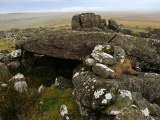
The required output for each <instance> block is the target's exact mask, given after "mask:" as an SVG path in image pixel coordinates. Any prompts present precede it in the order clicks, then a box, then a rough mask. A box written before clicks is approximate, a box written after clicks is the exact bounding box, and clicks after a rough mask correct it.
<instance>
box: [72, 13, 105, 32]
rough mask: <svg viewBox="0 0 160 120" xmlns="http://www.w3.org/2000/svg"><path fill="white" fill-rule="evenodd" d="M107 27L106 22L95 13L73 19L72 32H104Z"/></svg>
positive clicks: (78, 15) (79, 15) (75, 16)
mask: <svg viewBox="0 0 160 120" xmlns="http://www.w3.org/2000/svg"><path fill="white" fill-rule="evenodd" d="M106 27H107V26H106V20H105V19H103V20H102V18H101V16H100V15H95V13H82V14H77V15H74V16H73V17H72V30H78V31H80V30H89V31H100V30H103V31H104V30H106V29H105V28H106ZM98 29H99V30H98Z"/></svg>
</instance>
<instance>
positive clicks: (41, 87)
mask: <svg viewBox="0 0 160 120" xmlns="http://www.w3.org/2000/svg"><path fill="white" fill-rule="evenodd" d="M44 89H45V86H44V85H43V84H42V85H41V86H40V87H39V88H38V93H41V92H43V91H44Z"/></svg>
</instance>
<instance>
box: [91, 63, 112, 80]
mask: <svg viewBox="0 0 160 120" xmlns="http://www.w3.org/2000/svg"><path fill="white" fill-rule="evenodd" d="M92 70H93V72H94V73H95V74H98V75H100V76H101V77H103V78H108V77H113V76H114V75H115V72H114V70H112V69H110V68H108V67H107V66H106V65H103V64H100V63H96V64H94V65H93V67H92Z"/></svg>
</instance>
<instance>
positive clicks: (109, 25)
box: [108, 19, 120, 32]
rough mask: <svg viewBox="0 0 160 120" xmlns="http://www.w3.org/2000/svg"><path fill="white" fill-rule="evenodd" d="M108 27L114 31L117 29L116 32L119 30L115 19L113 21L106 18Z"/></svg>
mask: <svg viewBox="0 0 160 120" xmlns="http://www.w3.org/2000/svg"><path fill="white" fill-rule="evenodd" d="M108 28H109V29H112V30H114V31H117V32H119V30H120V29H119V26H118V24H117V23H116V21H114V20H112V19H110V20H108Z"/></svg>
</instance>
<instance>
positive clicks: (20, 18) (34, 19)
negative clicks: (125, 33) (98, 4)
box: [0, 12, 160, 30]
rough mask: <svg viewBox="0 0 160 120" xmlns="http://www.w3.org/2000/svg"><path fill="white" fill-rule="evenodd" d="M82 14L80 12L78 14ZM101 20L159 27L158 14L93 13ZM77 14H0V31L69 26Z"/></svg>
mask: <svg viewBox="0 0 160 120" xmlns="http://www.w3.org/2000/svg"><path fill="white" fill-rule="evenodd" d="M79 13H82V12H79ZM95 13H96V14H99V15H101V16H102V18H104V19H106V20H108V19H114V20H116V21H117V23H118V24H123V25H125V26H142V27H144V26H151V27H160V14H159V13H148V14H147V13H127V12H95ZM75 14H78V12H76V13H75V12H50V13H8V14H0V30H9V29H12V28H20V29H23V28H36V27H52V26H57V25H60V26H61V25H70V24H71V19H72V16H73V15H75Z"/></svg>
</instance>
